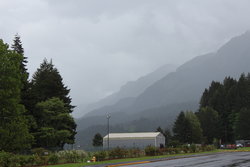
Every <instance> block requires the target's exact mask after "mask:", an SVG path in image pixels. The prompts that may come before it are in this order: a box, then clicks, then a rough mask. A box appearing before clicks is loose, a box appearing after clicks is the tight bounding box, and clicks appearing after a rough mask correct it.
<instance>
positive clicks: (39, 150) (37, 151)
mask: <svg viewBox="0 0 250 167" xmlns="http://www.w3.org/2000/svg"><path fill="white" fill-rule="evenodd" d="M31 152H32V153H33V154H37V155H39V156H43V155H45V154H46V153H49V151H48V150H46V149H44V148H34V149H32V150H31Z"/></svg>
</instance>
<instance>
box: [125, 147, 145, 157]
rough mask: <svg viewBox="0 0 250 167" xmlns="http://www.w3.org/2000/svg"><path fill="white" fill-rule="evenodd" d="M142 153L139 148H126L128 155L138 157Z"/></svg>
mask: <svg viewBox="0 0 250 167" xmlns="http://www.w3.org/2000/svg"><path fill="white" fill-rule="evenodd" d="M142 155H144V153H143V152H142V151H141V150H140V149H139V148H133V149H129V150H128V156H129V157H133V158H134V157H140V156H142Z"/></svg>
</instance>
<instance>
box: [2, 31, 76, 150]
mask: <svg viewBox="0 0 250 167" xmlns="http://www.w3.org/2000/svg"><path fill="white" fill-rule="evenodd" d="M27 63H28V60H27V57H25V56H24V49H23V47H22V42H21V39H20V36H19V35H16V36H15V38H14V40H13V44H12V45H11V47H9V45H8V44H6V43H4V42H3V40H1V39H0V141H1V142H0V150H3V151H8V152H20V151H24V150H29V149H31V148H37V147H43V148H47V149H62V148H63V146H64V145H65V144H66V143H67V144H73V143H74V139H75V134H76V124H75V122H74V119H73V117H72V116H71V113H72V112H73V109H74V106H73V105H72V104H71V97H70V96H69V92H70V89H69V88H68V87H67V86H65V85H64V83H63V78H62V77H61V75H60V73H59V71H58V70H57V68H55V67H54V65H53V63H52V60H51V61H47V60H46V59H44V60H43V62H42V63H41V65H40V67H39V68H38V69H37V71H36V72H35V73H34V74H33V75H32V78H31V79H29V73H28V71H27Z"/></svg>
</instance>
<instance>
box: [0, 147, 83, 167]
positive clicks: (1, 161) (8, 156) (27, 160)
mask: <svg viewBox="0 0 250 167" xmlns="http://www.w3.org/2000/svg"><path fill="white" fill-rule="evenodd" d="M42 150H43V149H40V150H39V149H38V150H36V151H35V153H33V154H32V155H16V154H12V153H7V152H3V151H1V152H0V167H32V166H36V165H48V164H58V163H76V162H84V161H85V160H86V158H87V153H86V152H84V151H80V150H70V151H59V152H57V153H52V152H49V151H46V150H43V151H42Z"/></svg>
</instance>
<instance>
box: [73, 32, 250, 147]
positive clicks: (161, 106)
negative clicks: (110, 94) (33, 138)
mask: <svg viewBox="0 0 250 167" xmlns="http://www.w3.org/2000/svg"><path fill="white" fill-rule="evenodd" d="M249 62H250V33H249V32H246V33H245V34H243V35H241V36H238V37H235V38H233V39H231V40H230V41H229V42H228V43H226V44H225V45H224V46H222V47H221V48H220V49H219V50H218V51H217V52H216V53H210V54H206V55H202V56H198V57H196V58H194V59H192V60H190V61H188V62H187V63H185V64H183V65H182V66H180V67H179V68H178V69H177V70H176V71H175V72H172V73H169V74H166V75H165V76H164V77H162V78H161V79H159V80H158V81H156V82H154V83H152V84H151V85H150V86H149V87H147V88H146V89H145V90H144V91H143V92H142V93H141V94H139V95H138V96H137V97H133V98H132V99H130V98H129V99H127V102H124V103H126V105H124V103H123V102H122V103H121V101H119V102H118V101H117V103H114V104H113V105H110V106H108V108H105V107H104V108H99V109H98V110H96V111H94V112H96V113H99V114H100V115H99V116H94V115H93V116H91V117H83V118H82V119H80V120H78V121H79V122H81V123H79V122H78V129H79V132H78V135H77V142H79V141H81V142H79V143H80V144H83V145H85V146H86V145H87V144H89V141H90V139H91V138H92V135H93V133H95V132H100V133H103V134H104V133H105V126H106V118H105V114H104V113H106V112H108V111H112V112H113V113H112V117H111V125H112V126H113V127H115V128H116V129H118V131H151V130H153V129H156V128H157V126H159V125H161V126H162V127H163V128H166V127H171V125H172V123H173V122H174V120H175V117H176V115H177V114H178V113H179V112H180V111H181V110H196V109H197V108H198V105H199V100H200V97H201V95H202V93H203V91H204V89H205V88H207V87H208V86H209V85H210V83H211V82H212V81H213V80H216V81H222V80H223V79H224V78H225V77H226V76H231V77H234V78H238V77H239V76H240V74H241V73H243V72H245V73H247V72H250V65H249ZM119 100H121V99H119ZM120 104H122V105H120ZM112 109H113V110H112ZM97 125H99V126H100V127H102V128H99V129H95V128H94V126H97ZM101 129H102V130H101ZM97 130H100V131H97ZM83 141H85V142H83Z"/></svg>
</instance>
